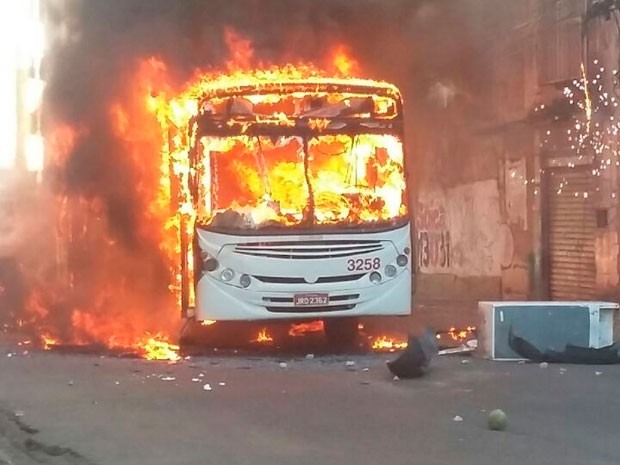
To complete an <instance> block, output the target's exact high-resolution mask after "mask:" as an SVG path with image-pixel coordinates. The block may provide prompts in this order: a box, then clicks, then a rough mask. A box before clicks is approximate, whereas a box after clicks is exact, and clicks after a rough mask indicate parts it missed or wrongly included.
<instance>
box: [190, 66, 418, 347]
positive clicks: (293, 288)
mask: <svg viewBox="0 0 620 465" xmlns="http://www.w3.org/2000/svg"><path fill="white" fill-rule="evenodd" d="M402 121H403V120H402V101H401V97H400V93H399V91H398V89H397V88H396V87H394V86H393V85H390V84H387V83H381V82H375V81H368V80H358V79H356V80H351V79H325V78H312V79H300V80H295V79H283V80H279V81H260V82H252V83H251V84H248V85H234V86H233V85H222V84H219V85H214V86H213V87H207V88H206V90H205V92H204V93H203V94H202V95H201V96H200V100H199V102H198V107H197V112H196V114H195V116H194V117H193V118H192V120H191V121H190V124H189V128H188V129H187V130H188V131H189V132H188V134H189V136H188V137H189V140H190V141H191V142H190V149H189V155H188V156H189V172H190V175H189V178H188V179H189V181H188V187H189V188H188V192H189V197H190V202H191V204H192V208H193V211H194V217H193V222H194V224H193V227H191V226H190V227H189V228H183V229H182V230H189V231H190V233H189V234H188V236H187V237H184V238H182V241H181V243H182V247H183V250H182V256H183V257H193V263H192V262H191V261H192V258H188V259H187V260H186V263H184V266H183V270H184V273H183V286H182V287H183V298H182V300H183V306H184V307H185V308H184V311H185V315H186V316H187V317H189V318H192V319H195V320H196V321H205V320H218V321H230V320H248V321H249V320H278V319H280V320H316V319H322V320H323V322H324V326H325V332H326V334H327V336H328V337H330V336H333V337H335V338H348V339H349V340H351V339H352V338H353V337H354V335H355V334H356V332H357V321H356V318H357V317H362V316H370V315H407V314H409V313H410V311H411V279H412V263H411V232H410V227H411V225H410V220H409V212H408V202H407V182H406V175H405V156H404V151H403V122H402ZM192 231H193V234H192V233H191V232H192ZM190 236H191V237H190ZM190 272H191V273H190ZM190 274H193V277H190ZM192 301H193V303H194V305H192Z"/></svg>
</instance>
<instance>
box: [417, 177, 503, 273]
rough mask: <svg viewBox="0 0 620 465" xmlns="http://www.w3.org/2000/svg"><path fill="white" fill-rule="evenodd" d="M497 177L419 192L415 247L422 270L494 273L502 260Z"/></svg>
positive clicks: (499, 268) (498, 270) (432, 271)
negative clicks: (495, 178) (443, 188)
mask: <svg viewBox="0 0 620 465" xmlns="http://www.w3.org/2000/svg"><path fill="white" fill-rule="evenodd" d="M502 224H503V221H502V217H501V213H500V203H499V190H498V183H497V180H494V179H493V180H486V181H477V182H473V183H470V184H463V185H459V186H456V187H453V188H450V189H445V190H442V189H435V190H430V191H426V192H422V193H421V195H420V198H419V201H418V204H417V209H416V215H415V225H416V239H417V244H416V250H417V260H418V269H419V270H420V271H421V272H423V273H429V274H433V273H449V274H454V275H456V276H461V277H465V276H500V275H501V266H502V263H504V262H506V261H507V259H506V255H507V252H505V250H506V247H507V246H508V245H509V244H506V238H505V237H504V235H502V234H501V232H502V231H501V227H502Z"/></svg>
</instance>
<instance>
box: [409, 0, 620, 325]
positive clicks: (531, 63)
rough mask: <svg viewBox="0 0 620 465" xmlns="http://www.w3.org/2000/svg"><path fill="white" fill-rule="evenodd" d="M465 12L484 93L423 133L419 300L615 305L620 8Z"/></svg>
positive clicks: (540, 0) (540, 4)
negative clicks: (611, 302)
mask: <svg viewBox="0 0 620 465" xmlns="http://www.w3.org/2000/svg"><path fill="white" fill-rule="evenodd" d="M459 5H460V8H461V11H460V13H461V14H462V15H463V17H464V18H466V23H467V24H468V25H469V27H470V30H469V34H470V37H469V40H471V41H472V42H473V43H474V44H475V46H474V49H475V50H476V53H475V54H473V55H472V56H473V59H475V60H476V63H475V65H476V68H477V70H478V71H477V73H476V77H475V79H476V81H477V84H478V85H477V86H473V87H474V88H475V91H474V92H473V93H471V94H469V95H467V91H461V94H463V93H465V94H466V95H460V96H459V91H458V86H457V88H456V90H454V91H453V92H452V94H451V96H452V98H451V99H450V100H447V101H445V102H444V105H443V108H437V109H436V110H435V111H434V115H433V118H434V120H433V121H429V123H428V126H427V127H426V128H424V127H421V128H420V129H419V130H418V132H417V135H418V139H419V140H421V141H422V142H420V143H419V145H418V147H417V150H416V156H419V159H420V163H419V166H420V170H419V173H418V178H417V180H416V181H417V182H416V185H417V186H418V188H417V191H416V194H415V197H416V198H415V202H414V205H415V222H416V230H417V232H416V234H417V258H418V273H417V276H416V281H417V291H418V292H417V298H418V300H419V301H421V302H425V301H441V300H452V301H462V302H469V303H472V304H473V303H474V302H476V301H479V300H486V299H491V300H532V299H544V300H546V299H552V300H593V299H613V300H617V299H618V296H619V295H620V280H619V273H618V267H619V266H618V265H619V263H618V228H619V219H618V194H619V186H618V167H619V166H620V158H619V157H618V146H617V134H618V129H619V128H620V125H619V124H618V122H619V121H620V119H619V116H618V112H617V106H618V98H619V97H620V92H618V85H619V82H618V78H619V77H620V75H619V74H618V69H620V58H619V57H620V55H619V47H618V42H619V40H620V27H619V26H618V24H620V21H619V20H620V12H619V11H618V7H619V6H620V5H618V2H615V1H584V0H520V1H518V2H506V1H502V0H468V1H466V2H462V3H460V4H459ZM469 88H472V86H471V85H470V86H469ZM460 308H461V310H458V309H454V310H452V313H451V315H448V318H453V319H454V320H455V321H457V322H458V323H460V324H464V323H468V322H469V321H474V318H475V314H474V306H473V305H463V306H462V307H460Z"/></svg>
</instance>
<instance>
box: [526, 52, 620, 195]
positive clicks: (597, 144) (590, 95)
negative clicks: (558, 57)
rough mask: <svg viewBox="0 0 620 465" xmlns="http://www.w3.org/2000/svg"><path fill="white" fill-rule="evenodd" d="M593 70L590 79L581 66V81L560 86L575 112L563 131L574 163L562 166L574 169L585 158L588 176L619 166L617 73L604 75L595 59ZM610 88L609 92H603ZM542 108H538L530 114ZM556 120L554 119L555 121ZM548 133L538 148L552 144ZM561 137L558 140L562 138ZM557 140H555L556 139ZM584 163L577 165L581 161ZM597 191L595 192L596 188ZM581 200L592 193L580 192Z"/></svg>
mask: <svg viewBox="0 0 620 465" xmlns="http://www.w3.org/2000/svg"><path fill="white" fill-rule="evenodd" d="M593 64H594V71H593V72H592V73H591V77H590V78H588V75H587V74H586V68H585V65H584V64H583V63H582V65H581V78H580V79H575V80H573V81H572V82H571V84H570V85H568V86H566V87H564V89H563V95H564V97H565V99H566V101H567V102H568V104H569V105H570V106H571V107H572V108H574V109H575V111H573V112H571V115H570V121H571V124H570V127H569V128H568V129H563V130H562V131H565V134H564V136H563V137H565V138H566V139H564V140H565V141H566V142H567V146H568V147H570V150H571V151H572V152H573V153H574V155H575V160H574V161H570V162H568V163H567V164H566V165H565V166H568V168H575V167H576V166H577V165H579V164H586V163H585V162H586V161H587V160H588V157H593V160H592V167H593V168H592V176H602V175H603V174H604V172H605V171H606V170H608V169H610V168H611V167H612V166H616V167H620V157H619V150H618V144H617V139H618V135H619V133H620V118H618V117H617V116H615V112H616V109H617V108H618V105H620V98H619V96H618V94H617V92H618V84H619V83H618V82H617V80H616V77H615V76H616V74H617V71H616V70H613V71H612V72H611V76H609V74H610V73H609V72H607V74H606V69H605V67H604V66H599V62H598V60H594V61H593ZM610 85H611V87H612V89H613V90H612V91H611V93H610V92H609V91H608V90H606V89H607V88H609V86H610ZM544 109H545V105H540V106H538V107H537V108H535V109H534V112H540V111H543V110H544ZM555 119H556V120H557V119H558V118H557V117H556V118H555ZM552 135H553V136H556V137H557V134H552V130H547V131H546V132H545V136H544V138H543V140H542V142H541V144H540V147H541V148H550V147H551V146H552V145H553V142H552V137H551V136H552ZM563 137H562V139H563ZM556 140H557V139H556ZM582 161H583V162H584V163H581V162H582ZM567 185H568V180H566V179H562V181H561V182H560V184H559V188H558V189H557V191H556V193H557V194H558V195H559V194H561V193H562V191H563V189H564V187H566V186H567ZM597 190H598V189H597ZM577 195H581V196H583V197H584V198H588V197H589V196H591V195H592V192H582V193H578V194H577ZM609 195H610V197H611V198H614V199H615V198H616V196H617V193H616V192H611V193H609Z"/></svg>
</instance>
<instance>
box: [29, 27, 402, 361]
mask: <svg viewBox="0 0 620 465" xmlns="http://www.w3.org/2000/svg"><path fill="white" fill-rule="evenodd" d="M225 41H226V43H227V45H228V46H229V48H230V59H229V61H228V62H226V64H225V65H224V68H223V69H222V68H220V69H211V70H207V71H205V70H201V71H197V72H196V73H195V74H194V76H193V77H192V79H190V80H189V82H188V83H186V84H184V85H183V84H181V85H179V83H178V82H176V81H175V80H174V79H173V78H172V77H171V76H173V75H175V73H172V72H170V70H169V69H168V66H167V64H166V63H164V62H163V61H162V60H160V59H158V58H154V57H153V58H147V59H144V60H142V61H140V62H138V63H137V64H135V67H134V78H133V79H132V80H130V81H129V82H128V83H127V84H126V86H125V87H124V89H123V92H121V93H120V94H119V95H118V97H117V98H115V99H112V100H111V101H109V102H106V104H107V114H106V115H104V116H105V118H106V119H107V122H108V124H109V125H110V127H111V128H112V132H113V137H115V138H116V140H117V141H118V142H119V144H120V145H121V146H122V148H123V150H124V151H125V152H126V155H127V156H126V158H125V159H124V162H123V166H118V170H119V173H120V172H121V171H122V170H129V171H130V172H131V173H133V177H132V179H135V180H137V182H136V183H135V185H132V188H133V189H134V192H135V194H136V195H135V197H136V199H139V201H140V203H141V204H140V205H137V206H136V210H137V211H139V212H140V214H141V216H140V218H139V221H137V222H136V223H135V224H133V225H132V227H133V228H134V230H133V233H134V234H133V236H134V237H136V238H138V239H137V240H138V241H140V242H146V243H153V244H156V249H157V251H158V253H159V255H160V256H159V258H158V260H160V261H162V262H163V263H165V264H166V266H167V268H168V270H169V271H168V273H169V286H168V289H161V290H159V291H158V292H161V295H159V294H158V295H157V296H152V295H151V294H152V293H153V292H152V291H151V290H150V289H148V288H147V287H146V286H145V285H137V284H136V282H134V280H133V277H134V276H141V277H142V281H141V282H146V283H149V282H151V281H153V282H154V279H153V280H150V279H149V275H148V272H146V271H145V270H147V269H148V266H147V267H146V268H145V266H144V265H145V264H144V263H143V262H144V260H145V257H143V256H141V255H140V254H141V249H142V248H141V247H139V246H138V247H136V250H135V251H133V252H130V253H128V252H127V248H123V246H122V244H120V242H119V241H118V239H117V238H115V237H114V236H113V235H111V234H110V227H111V226H110V224H108V223H107V222H106V219H105V218H106V209H105V207H104V203H103V202H102V199H100V198H98V197H97V196H96V195H94V196H93V195H89V194H88V193H76V192H73V191H71V190H70V189H66V188H64V187H63V185H62V179H61V182H60V186H61V187H60V188H57V189H56V192H57V194H56V200H55V202H54V208H53V210H54V212H55V216H56V225H55V228H56V232H57V244H56V251H55V254H56V256H55V261H56V264H57V265H58V269H59V271H58V272H57V273H56V274H55V276H54V277H53V278H52V279H50V278H49V276H46V275H45V274H44V273H43V272H42V273H40V276H39V277H38V279H36V282H35V283H34V287H35V291H34V292H33V293H32V295H31V296H30V298H29V299H28V305H27V311H26V314H25V315H24V316H23V318H22V321H21V322H20V323H21V324H22V325H24V326H26V325H30V326H31V327H34V328H35V329H36V331H37V332H38V334H39V337H40V340H41V341H42V344H43V345H44V346H45V347H48V348H49V347H52V344H56V343H71V344H95V343H96V344H103V345H105V346H107V347H127V348H133V349H135V351H136V352H138V353H140V354H141V355H142V356H144V357H145V358H148V359H167V360H177V359H178V354H177V350H178V348H177V347H176V346H175V345H174V344H173V343H172V342H171V341H172V340H173V339H174V338H173V337H172V334H174V331H175V330H173V329H171V328H174V322H176V321H177V320H179V319H180V317H179V315H180V314H179V310H178V308H179V306H180V305H181V302H182V299H183V298H184V296H182V294H181V289H182V282H183V279H188V282H190V283H191V282H192V279H191V274H192V266H193V260H192V258H191V257H192V250H191V241H190V242H189V244H188V246H187V247H185V249H184V250H183V251H182V241H181V240H180V239H182V238H186V239H187V238H188V237H190V235H191V233H192V230H193V224H194V221H195V220H196V219H197V218H198V219H200V220H201V221H205V222H210V221H214V220H215V218H216V217H217V214H218V213H220V214H221V213H226V212H227V211H233V212H236V213H237V214H241V215H247V216H246V217H247V218H250V219H251V221H252V222H253V224H255V225H256V224H258V225H259V224H261V223H265V222H279V223H281V224H284V225H288V224H296V223H298V222H299V221H300V220H301V216H303V214H304V212H303V208H304V207H303V205H304V204H305V202H306V201H307V195H308V191H307V188H306V190H305V191H304V190H303V189H301V188H300V185H306V184H307V183H308V182H309V183H310V185H311V189H312V190H313V191H314V192H313V194H314V196H315V209H316V212H315V214H316V217H315V220H316V222H317V223H318V224H333V223H337V222H341V221H345V219H346V221H348V222H360V223H363V222H374V221H380V220H383V219H390V218H394V217H396V216H399V215H403V214H404V213H405V212H406V207H405V206H404V201H403V198H402V197H403V195H402V194H403V188H404V182H403V167H402V165H403V160H402V146H401V145H402V144H401V141H400V140H398V139H397V138H396V137H395V136H391V135H382V134H377V135H360V136H359V137H357V138H354V137H350V136H346V135H330V136H327V135H326V136H321V137H317V138H314V139H312V140H311V141H310V143H309V147H308V150H309V156H310V158H312V159H313V160H314V161H313V162H312V163H313V166H312V169H311V170H310V171H309V179H304V178H303V169H302V162H301V160H300V158H299V153H300V150H301V148H300V141H299V139H297V138H295V137H292V138H279V139H278V140H275V139H272V138H258V139H256V138H250V137H248V136H245V135H242V134H241V132H240V135H239V136H238V137H234V138H229V139H218V138H215V137H211V138H205V137H203V138H201V139H200V140H196V133H195V131H194V129H195V127H194V126H192V118H194V117H196V115H197V114H198V113H199V111H200V110H201V107H200V105H201V101H202V102H203V104H205V103H204V102H207V100H201V99H204V97H205V96H209V95H211V96H212V97H213V98H212V99H211V100H209V101H208V102H207V103H206V104H213V103H215V104H216V103H217V102H218V98H219V97H217V96H215V94H214V93H213V92H214V89H217V88H224V87H225V88H228V89H234V88H248V86H249V87H250V88H251V87H258V86H260V85H263V84H268V83H271V82H274V81H278V82H280V83H286V82H295V81H304V82H306V83H307V82H313V81H314V82H316V83H320V82H322V80H324V79H326V78H330V79H332V81H333V82H337V83H340V84H343V85H344V84H346V85H359V86H373V85H380V86H382V87H383V88H384V89H386V92H385V94H384V95H383V96H377V95H373V94H369V95H367V96H366V97H368V98H370V107H364V106H363V105H361V104H360V105H361V106H360V107H359V109H358V110H356V111H357V112H358V116H360V117H365V115H364V114H363V112H365V111H372V112H374V114H378V115H382V114H383V115H384V117H385V118H389V115H390V112H393V111H394V108H393V105H394V102H395V100H394V98H392V97H391V96H396V95H397V92H398V91H397V90H396V89H395V88H393V87H392V86H389V85H387V84H382V83H378V82H374V81H369V80H364V79H356V78H352V77H351V76H349V74H351V73H357V72H359V64H358V63H357V62H356V61H355V60H354V59H352V58H351V57H350V56H349V55H347V49H346V47H344V46H340V45H337V46H335V47H334V49H333V51H332V52H331V53H330V54H329V57H328V60H327V61H326V63H323V65H322V66H321V65H316V64H307V63H306V64H297V65H290V64H287V65H282V66H273V65H265V64H264V63H259V62H257V60H256V59H255V57H254V50H253V47H252V44H251V42H249V41H248V40H247V39H245V38H244V37H242V36H241V35H239V34H238V33H236V32H235V31H234V30H232V29H227V30H226V31H225ZM127 66H128V67H131V66H132V65H131V64H130V63H128V65H127ZM351 97H352V95H349V94H347V93H341V94H340V95H332V96H329V95H327V94H325V93H323V94H322V96H321V98H324V99H325V98H326V99H327V100H326V101H327V102H328V103H329V105H331V106H332V107H338V106H340V108H341V109H343V108H345V107H346V106H347V105H349V104H350V102H351V101H353V100H351ZM291 104H293V105H295V97H294V96H292V97H291V96H290V97H289V98H288V99H284V98H278V95H277V93H272V94H269V95H266V96H264V97H260V96H254V97H253V100H252V105H253V111H254V113H255V114H256V120H257V121H259V120H260V121H261V122H266V124H273V125H274V126H277V125H282V126H287V125H290V124H291V121H292V118H293V113H294V108H292V107H291V106H290V105H291ZM364 108H365V109H364ZM369 109H370V110H369ZM330 119H331V118H330V117H329V116H326V115H324V114H322V113H321V112H320V111H319V112H317V115H316V117H312V118H310V119H309V124H310V126H311V127H313V128H315V129H317V130H323V129H325V128H327V127H328V126H329V124H330ZM237 123H238V124H241V123H239V122H237ZM237 123H233V124H237ZM94 131H96V128H94V127H87V126H85V125H84V126H78V125H75V126H72V125H70V124H67V123H66V122H63V121H60V120H59V121H54V122H52V123H51V124H50V125H49V126H48V130H47V134H46V151H47V164H48V167H47V169H48V170H51V171H52V172H59V173H62V172H65V171H66V170H67V164H68V160H69V159H70V158H71V157H72V156H73V153H74V149H75V147H76V146H77V145H79V143H80V141H83V140H86V139H88V138H89V137H90V136H91V135H92V134H93V132H94ZM257 144H260V145H261V147H257ZM192 146H197V147H198V149H199V150H201V151H202V153H203V155H204V156H205V157H206V156H213V157H216V156H219V157H221V161H222V163H221V164H220V166H221V171H220V174H219V176H220V178H219V179H220V182H219V183H218V185H214V184H213V182H212V181H211V179H212V178H210V177H208V176H204V174H205V173H202V174H203V176H202V184H201V195H202V196H203V198H204V197H205V196H206V195H207V194H210V193H211V192H212V191H215V189H219V192H218V193H219V196H218V198H219V205H217V208H216V209H214V210H212V211H210V210H209V209H208V208H207V204H206V203H205V202H201V203H200V204H199V208H198V210H197V209H195V208H194V204H193V203H192V201H191V200H192V199H191V195H190V190H189V185H190V178H191V177H192V176H196V175H197V174H200V173H197V172H196V166H192V165H191V164H190V156H189V155H190V147H192ZM257 150H258V151H262V152H263V154H264V161H263V162H264V164H263V162H261V163H258V164H257V163H255V160H254V159H253V157H252V153H256V151H257ZM226 176H229V178H226ZM61 178H62V177H61ZM234 185H236V186H238V189H236V190H235V191H227V190H226V189H227V188H230V186H234ZM225 186H228V187H225ZM266 187H267V188H266ZM119 201H122V199H119ZM125 201H128V199H125ZM107 213H109V212H107ZM138 245H140V244H138ZM81 248H82V249H84V250H86V251H87V253H94V252H95V249H98V250H99V253H98V256H97V260H98V261H97V263H96V267H95V266H93V265H92V264H91V265H88V266H87V267H86V268H85V269H83V270H82V269H81V268H79V267H78V268H76V266H75V263H73V262H75V261H76V260H77V259H79V258H80V257H79V254H78V255H76V251H79V250H81ZM129 255H131V256H129ZM181 255H184V257H183V258H181ZM150 259H151V260H152V259H153V257H151V258H150ZM183 262H184V263H183ZM146 265H148V264H146ZM145 272H146V273H147V275H146V276H144V274H145ZM190 287H191V286H190ZM166 292H167V295H168V296H169V297H170V302H167V300H166V299H167V297H165V294H166ZM191 292H192V291H191V289H190V294H189V295H188V296H186V298H187V299H188V301H187V302H186V303H187V304H189V305H190V306H191V305H192V304H193V299H194V296H193V294H191ZM146 296H149V297H151V299H150V300H149V299H148V298H146ZM174 300H176V304H177V305H176V306H175V305H174ZM152 302H157V305H158V306H160V307H162V308H167V309H166V310H165V311H163V312H155V311H154V310H153V308H152V306H153V303H152ZM59 315H62V318H63V319H64V321H66V322H68V324H69V325H70V328H69V329H67V328H66V327H61V326H62V325H59V324H58V323H57V319H58V316H59ZM208 323H211V322H205V323H204V324H208ZM300 329H301V328H300ZM301 332H303V331H301ZM295 333H297V331H295ZM43 334H44V336H41V335H43ZM259 336H260V335H259ZM263 336H264V337H263V338H262V339H267V338H268V334H265V335H263Z"/></svg>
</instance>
